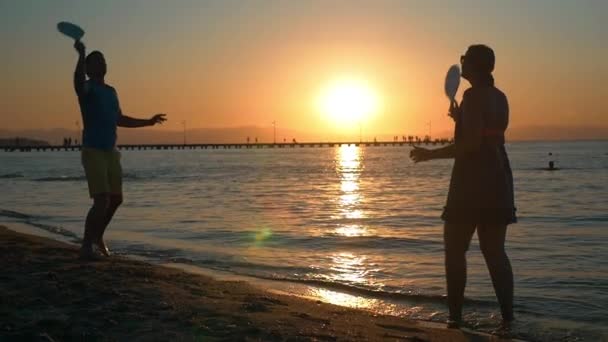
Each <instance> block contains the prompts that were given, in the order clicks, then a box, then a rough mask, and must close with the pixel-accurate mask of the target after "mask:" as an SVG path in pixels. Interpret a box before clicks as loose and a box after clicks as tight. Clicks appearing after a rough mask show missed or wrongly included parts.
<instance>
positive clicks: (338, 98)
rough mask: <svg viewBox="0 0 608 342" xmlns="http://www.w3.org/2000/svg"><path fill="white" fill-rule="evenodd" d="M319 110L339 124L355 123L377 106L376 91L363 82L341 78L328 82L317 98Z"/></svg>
mask: <svg viewBox="0 0 608 342" xmlns="http://www.w3.org/2000/svg"><path fill="white" fill-rule="evenodd" d="M317 105H318V108H319V111H320V112H321V113H322V114H323V115H324V116H325V117H327V118H328V119H330V120H331V121H333V122H335V123H336V124H340V125H348V124H357V123H359V122H360V121H362V120H365V119H366V118H367V117H368V116H370V115H372V114H374V113H375V112H376V111H377V110H378V107H379V103H378V96H377V95H376V92H375V91H374V90H373V89H372V88H371V87H370V86H369V85H368V84H366V83H365V82H363V81H360V80H353V79H341V80H337V81H333V82H330V83H329V84H328V85H327V86H326V87H325V88H323V89H322V91H321V94H320V96H319V98H318V103H317Z"/></svg>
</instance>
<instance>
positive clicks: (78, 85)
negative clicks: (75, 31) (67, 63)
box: [74, 40, 86, 96]
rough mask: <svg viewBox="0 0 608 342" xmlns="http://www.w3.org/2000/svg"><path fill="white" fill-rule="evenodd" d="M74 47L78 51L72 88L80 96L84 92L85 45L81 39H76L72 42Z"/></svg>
mask: <svg viewBox="0 0 608 342" xmlns="http://www.w3.org/2000/svg"><path fill="white" fill-rule="evenodd" d="M74 49H76V51H78V62H77V63H76V70H75V71H74V90H75V91H76V95H78V96H81V95H82V94H84V82H85V81H86V76H85V72H86V71H85V46H84V44H83V43H82V42H81V41H79V40H77V41H76V42H75V43H74Z"/></svg>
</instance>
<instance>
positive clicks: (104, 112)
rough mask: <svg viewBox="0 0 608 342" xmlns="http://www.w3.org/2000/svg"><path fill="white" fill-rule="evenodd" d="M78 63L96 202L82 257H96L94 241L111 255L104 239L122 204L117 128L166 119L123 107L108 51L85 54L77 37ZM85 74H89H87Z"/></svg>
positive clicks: (85, 151)
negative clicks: (110, 80) (139, 115)
mask: <svg viewBox="0 0 608 342" xmlns="http://www.w3.org/2000/svg"><path fill="white" fill-rule="evenodd" d="M74 48H75V49H76V51H78V56H79V57H78V63H77V64H76V71H75V72H74V89H75V90H76V95H77V96H78V103H79V105H80V112H81V114H82V122H83V123H84V125H83V126H84V127H83V131H82V165H83V167H84V171H85V174H86V177H87V183H88V186H89V195H90V196H91V198H93V206H92V207H91V209H90V210H89V213H88V214H87V217H86V222H85V228H84V238H83V240H82V247H81V249H80V256H81V257H82V258H83V259H97V258H98V257H99V256H98V254H97V253H96V252H95V251H94V250H93V245H96V246H97V247H98V248H99V251H100V252H101V253H102V254H103V255H105V256H109V250H108V247H107V246H106V244H105V242H104V240H103V234H104V232H105V230H106V227H107V226H108V224H109V223H110V221H111V220H112V216H114V213H115V212H116V209H117V208H118V206H120V204H121V203H122V169H121V166H120V153H119V152H118V151H117V150H116V127H117V126H120V127H133V128H135V127H145V126H154V125H156V124H162V123H163V122H164V121H165V120H166V119H165V114H156V115H154V116H153V117H152V118H150V119H135V118H132V117H129V116H126V115H124V114H123V113H122V111H121V109H120V104H119V102H118V94H117V93H116V90H115V89H114V88H113V87H111V86H109V85H107V84H106V83H105V75H106V71H107V66H106V61H105V58H104V56H103V54H102V53H101V52H99V51H93V52H91V53H90V54H89V55H88V56H86V57H85V46H84V44H83V43H82V42H80V41H76V42H75V43H74ZM86 76H88V77H89V79H88V80H87V79H86Z"/></svg>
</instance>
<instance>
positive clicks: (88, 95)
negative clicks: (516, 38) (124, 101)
mask: <svg viewBox="0 0 608 342" xmlns="http://www.w3.org/2000/svg"><path fill="white" fill-rule="evenodd" d="M78 103H79V104H80V112H81V114H82V122H83V126H84V129H83V131H82V146H84V147H91V148H97V149H100V150H112V149H114V146H115V145H116V126H117V124H118V118H119V117H120V115H121V114H120V113H121V111H120V105H119V103H118V94H116V90H115V89H114V88H112V87H111V86H109V85H107V84H99V83H97V82H94V81H91V80H88V81H86V82H85V85H84V91H83V93H82V94H81V95H80V96H79V97H78Z"/></svg>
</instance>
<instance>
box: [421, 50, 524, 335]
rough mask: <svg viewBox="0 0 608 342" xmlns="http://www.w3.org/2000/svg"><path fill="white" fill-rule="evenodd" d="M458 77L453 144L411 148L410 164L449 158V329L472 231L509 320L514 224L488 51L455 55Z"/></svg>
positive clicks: (457, 312)
mask: <svg viewBox="0 0 608 342" xmlns="http://www.w3.org/2000/svg"><path fill="white" fill-rule="evenodd" d="M461 64H462V77H463V78H465V79H466V80H468V81H469V83H471V88H469V89H467V90H466V91H465V92H464V95H463V99H462V102H461V104H460V106H458V105H457V104H452V105H451V108H450V115H451V116H452V117H453V118H454V121H455V122H456V130H455V136H454V144H452V145H449V146H447V147H443V148H440V149H436V150H429V149H424V148H418V147H415V148H414V150H413V151H412V152H411V154H410V157H411V158H412V159H413V160H414V161H415V162H422V161H427V160H432V159H440V158H454V166H453V169H452V178H451V181H450V189H449V193H448V198H447V204H446V206H445V209H444V211H443V215H442V216H441V217H442V219H443V220H444V221H445V225H444V244H445V268H446V279H447V287H448V306H449V311H450V322H449V323H450V325H451V326H457V325H458V324H459V323H460V321H461V320H462V305H463V302H464V289H465V284H466V258H465V254H466V251H467V249H468V247H469V243H470V242H471V238H472V236H473V233H474V232H475V230H477V236H478V237H479V245H480V248H481V251H482V253H483V256H484V258H485V261H486V264H487V266H488V269H489V271H490V276H491V278H492V283H493V285H494V291H495V293H496V297H497V298H498V302H499V303H500V308H501V312H502V318H503V324H504V326H505V327H508V326H509V324H510V322H511V321H512V320H513V318H514V317H513V272H512V270H511V263H510V262H509V258H508V256H507V254H506V252H505V237H506V231H507V225H508V224H511V223H515V222H516V216H515V205H514V196H513V176H512V173H511V167H510V165H509V159H508V157H507V152H506V150H505V146H504V144H505V137H504V133H505V130H506V129H507V125H508V122H509V105H508V102H507V98H506V96H505V94H504V93H503V92H501V91H500V90H498V89H497V88H496V87H495V86H494V78H493V77H492V71H493V70H494V52H493V51H492V49H490V48H489V47H487V46H485V45H472V46H470V47H469V49H468V50H467V52H466V54H465V55H464V56H462V57H461Z"/></svg>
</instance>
